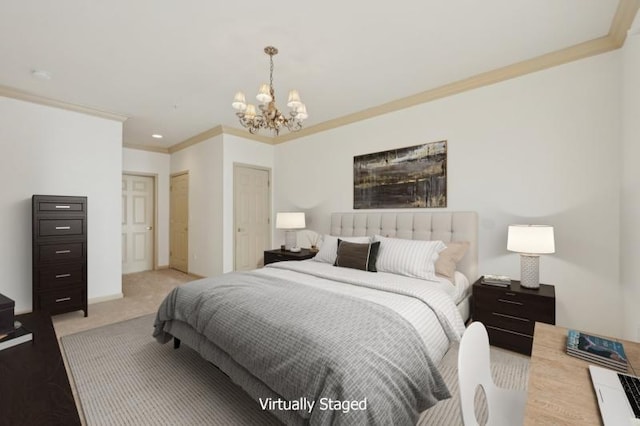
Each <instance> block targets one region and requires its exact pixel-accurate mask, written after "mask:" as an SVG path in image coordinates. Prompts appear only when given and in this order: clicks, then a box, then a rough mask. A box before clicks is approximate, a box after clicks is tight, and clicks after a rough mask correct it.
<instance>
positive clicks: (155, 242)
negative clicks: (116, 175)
mask: <svg viewBox="0 0 640 426" xmlns="http://www.w3.org/2000/svg"><path fill="white" fill-rule="evenodd" d="M122 174H123V175H129V176H142V177H150V178H151V179H152V181H153V202H152V203H151V204H152V209H153V212H152V214H151V220H152V222H153V223H152V224H151V226H152V227H153V244H151V251H152V252H153V254H152V258H153V260H152V264H151V268H152V269H151V270H152V271H155V270H157V269H158V174H157V173H144V172H127V171H124V170H123V171H122ZM121 210H122V209H121Z"/></svg>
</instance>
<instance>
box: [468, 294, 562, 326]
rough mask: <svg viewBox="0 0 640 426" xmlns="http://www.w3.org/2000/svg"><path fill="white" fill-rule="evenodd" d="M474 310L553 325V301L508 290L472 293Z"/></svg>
mask: <svg viewBox="0 0 640 426" xmlns="http://www.w3.org/2000/svg"><path fill="white" fill-rule="evenodd" d="M473 303H474V309H478V310H486V311H491V312H499V313H502V314H505V315H512V316H516V317H521V318H527V319H529V320H533V322H535V321H541V322H547V323H554V322H555V299H553V298H549V297H539V296H535V295H529V294H522V293H516V292H512V291H508V290H502V289H500V290H495V289H483V290H482V291H474V292H473Z"/></svg>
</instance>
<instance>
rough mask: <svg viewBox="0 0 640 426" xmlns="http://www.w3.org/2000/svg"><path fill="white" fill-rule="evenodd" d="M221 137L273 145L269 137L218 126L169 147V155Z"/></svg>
mask: <svg viewBox="0 0 640 426" xmlns="http://www.w3.org/2000/svg"><path fill="white" fill-rule="evenodd" d="M220 135H232V136H239V137H241V138H244V139H251V140H254V141H257V142H262V143H267V144H272V143H273V138H270V137H267V136H260V135H252V134H251V133H249V132H247V131H243V130H239V129H235V128H233V127H227V126H222V125H218V126H216V127H213V128H211V129H209V130H205V131H204V132H202V133H200V134H197V135H195V136H192V137H190V138H189V139H186V140H184V141H182V142H179V143H177V144H175V145H172V146H170V147H169V153H170V154H173V153H174V152H177V151H180V150H183V149H185V148H188V147H190V146H192V145H195V144H197V143H200V142H204V141H206V140H207V139H211V138H213V137H216V136H220Z"/></svg>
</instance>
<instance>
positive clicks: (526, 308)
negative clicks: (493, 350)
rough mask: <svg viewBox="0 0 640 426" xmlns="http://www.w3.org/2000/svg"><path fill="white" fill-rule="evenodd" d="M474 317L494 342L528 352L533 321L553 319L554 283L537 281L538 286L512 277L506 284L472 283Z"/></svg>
mask: <svg viewBox="0 0 640 426" xmlns="http://www.w3.org/2000/svg"><path fill="white" fill-rule="evenodd" d="M473 320H474V321H480V322H482V323H483V324H484V326H485V327H486V329H487V333H488V334H489V342H490V343H491V344H492V345H494V346H499V347H501V348H505V349H510V350H512V351H516V352H520V353H523V354H526V355H531V346H532V344H533V328H534V325H535V323H536V321H539V322H546V323H548V324H555V323H556V294H555V287H554V286H552V285H548V284H540V288H539V289H537V290H534V289H528V288H524V287H522V286H520V281H515V280H512V281H511V285H510V286H509V287H494V286H490V285H486V284H482V277H480V279H478V281H476V282H475V283H474V284H473Z"/></svg>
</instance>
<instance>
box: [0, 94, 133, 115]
mask: <svg viewBox="0 0 640 426" xmlns="http://www.w3.org/2000/svg"><path fill="white" fill-rule="evenodd" d="M0 96H5V97H7V98H13V99H18V100H21V101H27V102H32V103H35V104H40V105H45V106H51V107H55V108H61V109H66V110H68V111H73V112H80V113H82V114H87V115H93V116H94V117H100V118H106V119H107V120H114V121H119V122H121V123H122V122H125V121H126V120H127V119H128V118H129V117H127V116H126V115H122V114H117V113H115V112H108V111H102V110H99V109H96V108H91V107H88V106H84V105H76V104H72V103H69V102H64V101H58V100H55V99H51V98H46V97H44V96H39V95H34V94H33V93H28V92H24V91H22V90H18V89H14V88H12V87H8V86H1V85H0Z"/></svg>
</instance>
